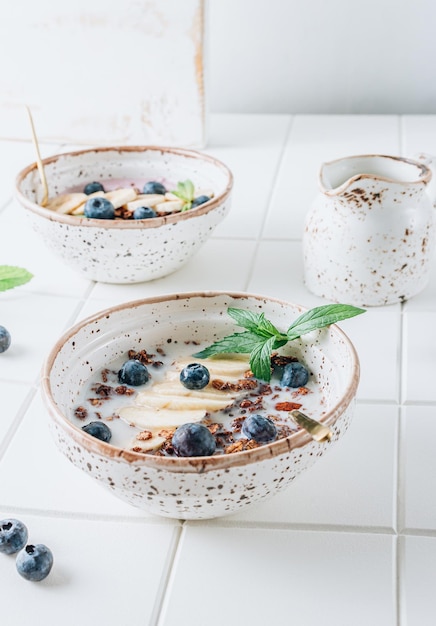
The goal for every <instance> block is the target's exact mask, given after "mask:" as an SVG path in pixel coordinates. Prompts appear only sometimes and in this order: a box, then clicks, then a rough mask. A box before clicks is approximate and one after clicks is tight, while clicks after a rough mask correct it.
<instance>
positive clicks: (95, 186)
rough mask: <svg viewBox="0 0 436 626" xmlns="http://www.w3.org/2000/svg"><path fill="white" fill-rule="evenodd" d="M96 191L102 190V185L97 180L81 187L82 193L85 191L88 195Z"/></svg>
mask: <svg viewBox="0 0 436 626" xmlns="http://www.w3.org/2000/svg"><path fill="white" fill-rule="evenodd" d="M96 191H103V192H104V187H103V185H102V184H101V183H99V182H98V181H96V180H95V181H94V182H92V183H88V184H87V185H85V187H84V188H83V193H86V195H87V196H89V195H90V194H91V193H95V192H96Z"/></svg>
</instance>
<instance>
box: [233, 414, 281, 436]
mask: <svg viewBox="0 0 436 626" xmlns="http://www.w3.org/2000/svg"><path fill="white" fill-rule="evenodd" d="M242 434H243V435H245V436H246V437H248V439H254V441H257V443H268V441H274V439H277V428H276V426H275V424H274V422H273V421H271V420H270V419H269V418H268V417H263V416H262V415H249V416H248V417H247V418H246V419H245V420H244V422H243V424H242Z"/></svg>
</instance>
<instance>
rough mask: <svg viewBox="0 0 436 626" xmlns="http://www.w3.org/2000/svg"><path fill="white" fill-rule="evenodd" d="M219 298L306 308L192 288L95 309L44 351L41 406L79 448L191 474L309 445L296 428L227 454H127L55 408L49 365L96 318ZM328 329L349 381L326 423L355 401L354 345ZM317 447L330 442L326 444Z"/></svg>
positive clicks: (356, 368) (249, 295) (335, 329)
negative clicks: (341, 351) (347, 363)
mask: <svg viewBox="0 0 436 626" xmlns="http://www.w3.org/2000/svg"><path fill="white" fill-rule="evenodd" d="M221 296H224V297H225V296H227V297H229V298H232V299H239V300H241V299H243V300H249V299H255V300H259V301H263V302H265V301H268V302H273V303H274V302H275V303H277V304H280V305H284V306H292V307H294V308H296V309H298V310H299V312H300V313H303V312H304V311H306V310H307V307H303V306H301V305H299V304H296V303H293V302H290V301H286V300H281V299H278V298H273V297H270V296H264V295H259V294H254V293H247V292H234V291H192V292H183V293H179V294H178V293H172V294H163V295H158V296H151V297H148V298H141V299H138V300H131V301H127V302H123V303H121V304H117V305H114V306H111V307H108V308H106V309H103V310H100V311H98V312H96V313H94V314H92V315H90V316H88V317H86V318H85V319H83V320H81V321H80V322H78V323H76V324H74V325H73V326H71V327H70V328H69V329H68V330H67V331H66V332H64V333H63V334H62V335H61V337H59V339H58V340H57V342H56V343H55V345H54V346H53V347H52V349H51V350H50V352H49V354H48V355H47V357H46V359H45V361H44V364H43V366H42V372H41V392H42V397H43V400H44V402H45V405H46V407H47V409H48V412H49V414H50V417H51V418H52V419H53V420H54V422H55V423H57V424H58V425H59V426H60V427H61V428H62V429H63V430H64V431H66V432H67V434H68V435H69V436H71V437H72V439H73V440H74V441H75V442H76V443H77V444H79V445H81V446H83V447H84V448H85V449H86V450H87V451H89V452H93V453H97V454H99V455H101V456H103V457H105V458H110V459H117V460H120V461H121V460H122V461H125V462H127V463H129V464H135V465H138V464H139V465H141V466H146V467H150V468H154V469H160V470H166V471H170V472H196V473H203V472H206V471H212V470H220V469H223V470H225V469H227V468H230V467H237V466H242V465H248V464H251V463H254V462H258V461H263V460H266V459H271V458H273V457H277V456H280V455H282V454H286V453H289V452H290V451H291V450H292V449H294V448H301V447H303V446H305V445H306V444H308V443H313V439H312V438H311V436H310V435H309V434H308V433H307V432H306V431H304V430H303V429H300V430H298V431H297V432H295V433H294V434H292V435H289V436H288V437H284V438H282V439H277V440H275V441H273V442H270V443H268V444H264V445H261V446H259V447H258V448H253V449H250V450H243V451H241V452H233V453H231V454H221V455H215V456H207V457H165V456H161V457H160V456H154V455H151V454H146V453H145V452H133V451H131V450H126V449H124V448H119V447H117V446H114V445H112V444H110V443H105V442H103V441H100V440H99V439H96V438H95V437H92V436H90V435H88V434H87V433H85V432H83V431H82V430H81V429H80V428H78V427H77V426H75V425H74V424H73V423H72V422H71V421H70V420H69V419H68V418H67V417H66V416H65V415H64V414H63V413H62V411H61V410H60V409H59V408H58V406H57V404H56V402H55V400H54V398H53V394H52V391H51V385H50V373H51V369H52V367H53V364H54V361H55V359H56V357H57V354H58V352H59V350H60V349H61V347H62V346H63V345H64V344H65V343H66V342H67V341H68V340H69V339H70V338H71V337H73V336H74V335H75V334H76V333H77V332H78V331H79V330H80V329H82V328H83V327H84V326H87V325H90V324H93V323H95V322H96V321H98V320H100V319H102V318H104V317H106V316H107V315H112V314H113V313H116V312H117V311H120V310H124V309H127V308H135V307H139V306H143V305H146V304H153V303H159V302H169V301H172V300H186V299H191V298H216V297H221ZM329 330H331V331H332V332H334V333H335V334H336V335H337V336H339V337H340V338H341V339H342V341H343V342H344V343H345V344H346V346H347V348H348V350H349V353H350V357H351V372H350V382H349V384H348V386H347V388H346V389H345V391H344V393H343V395H342V397H341V398H340V400H339V401H338V402H337V403H336V404H335V405H334V406H333V407H332V408H331V409H330V410H329V411H328V412H327V413H326V414H325V415H324V416H323V417H322V418H320V420H319V421H320V422H322V423H323V424H325V425H327V426H333V425H334V424H335V422H336V421H337V419H338V418H339V417H340V415H341V414H342V413H343V411H345V410H346V408H347V407H348V406H349V405H350V404H351V403H352V402H353V400H354V399H355V395H356V391H357V387H358V384H359V378H360V362H359V357H358V355H357V352H356V349H355V347H354V345H353V343H352V342H351V340H350V339H349V337H348V336H347V335H346V334H345V333H344V331H343V330H342V329H341V328H340V327H339V326H337V324H331V325H330V327H329ZM318 445H331V444H330V442H326V443H324V444H318Z"/></svg>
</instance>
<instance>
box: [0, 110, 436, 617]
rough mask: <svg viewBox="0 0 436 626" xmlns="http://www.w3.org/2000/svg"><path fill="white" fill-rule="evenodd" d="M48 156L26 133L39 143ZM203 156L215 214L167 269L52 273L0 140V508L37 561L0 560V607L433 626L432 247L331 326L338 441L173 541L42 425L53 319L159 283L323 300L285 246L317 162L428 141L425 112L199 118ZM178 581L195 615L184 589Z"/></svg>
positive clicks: (309, 194) (14, 151) (435, 135)
mask: <svg viewBox="0 0 436 626" xmlns="http://www.w3.org/2000/svg"><path fill="white" fill-rule="evenodd" d="M69 147H70V146H63V147H62V149H63V150H67V149H68V148H69ZM58 151H59V147H58V146H55V145H52V146H43V153H44V154H45V155H48V154H54V153H56V152H58ZM207 151H208V152H210V153H211V154H214V155H215V156H217V157H218V158H221V159H222V160H223V161H225V162H226V163H227V164H228V165H229V166H230V167H231V169H232V170H233V172H234V174H235V191H234V202H233V208H232V210H231V213H230V214H229V216H228V218H227V219H226V220H225V221H224V222H223V223H222V224H221V225H220V226H219V228H218V229H217V230H216V231H215V233H214V236H213V237H212V239H211V240H210V241H209V242H207V244H206V245H205V246H204V247H203V248H202V249H201V250H200V251H199V252H198V254H197V255H196V256H195V257H194V258H193V259H191V261H190V262H189V263H188V264H187V265H186V266H185V267H184V268H182V269H181V270H180V271H179V272H177V273H175V274H173V275H172V276H168V277H166V278H164V279H161V280H158V281H153V282H150V283H143V284H140V285H125V286H116V285H104V284H94V283H90V282H89V281H86V280H83V279H82V278H81V277H79V276H78V275H76V274H75V273H73V272H71V270H67V269H66V268H65V267H64V266H63V265H60V264H59V263H57V262H55V261H54V260H53V258H52V256H51V253H49V252H48V251H47V250H46V249H45V248H44V247H43V246H42V244H41V242H40V241H39V240H38V237H37V235H36V234H35V233H33V232H31V231H30V229H29V228H27V226H26V225H25V224H24V222H23V221H22V216H21V213H20V208H19V207H18V205H16V204H15V203H14V202H13V201H12V199H11V198H12V196H11V194H12V187H13V178H14V176H15V173H16V171H17V170H18V169H20V168H21V167H23V166H24V165H27V164H28V163H30V162H32V161H34V153H33V147H32V145H31V144H30V143H18V142H16V143H15V142H1V141H0V157H1V159H2V163H3V165H2V172H1V176H0V181H1V182H2V186H1V188H2V192H0V231H1V232H2V242H3V245H2V258H1V259H0V262H1V263H8V264H17V265H23V266H25V267H27V268H28V269H29V270H30V271H32V272H33V273H34V274H35V277H34V279H33V280H32V281H31V282H30V283H29V284H27V285H24V286H22V287H20V288H17V289H15V290H13V291H10V292H5V293H1V294H0V301H1V302H0V312H1V315H0V324H3V325H5V326H6V327H7V328H8V329H9V330H10V331H11V334H12V341H13V343H12V346H11V348H10V349H9V350H8V351H7V352H5V353H4V354H2V355H0V395H1V397H2V400H3V402H2V411H1V418H0V512H1V513H2V514H4V516H6V515H9V514H12V513H15V515H16V516H17V517H25V520H26V521H28V523H29V527H30V528H31V531H32V538H35V540H37V541H40V540H43V541H44V542H45V543H47V544H49V545H50V547H53V549H54V552H55V558H56V567H55V569H54V571H53V576H52V577H50V578H49V579H47V581H46V582H44V583H42V584H40V585H32V584H30V583H27V582H26V581H22V580H21V579H20V578H18V576H17V574H16V573H15V571H14V563H13V559H10V558H7V557H3V555H0V557H2V558H0V577H1V580H2V593H1V594H0V595H1V601H0V621H1V623H2V624H3V623H4V624H6V625H7V626H18V625H19V626H21V624H27V623H31V622H32V621H33V620H34V619H35V614H36V615H45V616H46V617H45V623H47V624H50V625H51V624H60V623H62V624H66V625H67V626H68V625H69V624H71V625H73V624H74V626H76V625H77V624H80V625H83V626H95V624H97V623H100V622H101V623H104V624H105V626H118V625H119V624H121V623H122V624H124V623H129V624H133V625H136V624H138V625H139V624H141V626H142V625H144V624H147V625H148V626H173V625H174V626H175V625H176V624H177V626H180V625H184V624H188V623H189V624H192V625H193V626H196V624H198V625H199V626H204V625H205V624H207V625H208V626H214V624H220V626H221V624H222V623H223V619H225V620H226V621H227V623H230V624H232V626H233V623H234V624H235V625H236V624H245V623H247V624H250V626H264V624H265V623H270V622H271V623H275V624H288V623H291V621H292V623H293V622H295V623H298V624H302V625H303V626H314V625H315V624H316V626H319V625H320V624H322V625H323V626H360V625H361V624H362V625H365V626H367V625H368V624H370V625H371V626H378V625H379V624H380V626H427V625H429V626H430V624H431V625H433V623H434V610H433V602H432V598H433V595H432V590H433V581H434V578H435V573H436V572H435V566H434V562H435V560H436V524H435V519H436V507H435V504H434V502H436V499H435V498H434V497H433V493H435V492H436V482H435V480H434V479H433V477H434V476H436V464H435V461H434V459H435V458H436V457H435V454H434V450H433V447H434V446H433V442H434V440H435V439H436V432H434V431H435V428H436V427H435V425H434V422H435V419H434V417H435V411H436V395H435V391H434V389H435V388H436V387H435V385H434V384H433V383H432V380H433V378H434V373H435V372H436V349H435V346H436V334H435V330H434V328H435V326H436V325H435V315H436V258H435V264H434V267H433V271H432V275H431V279H430V283H429V285H428V287H427V288H426V289H425V290H424V291H423V292H422V293H421V294H419V295H418V296H416V297H415V298H413V299H411V300H410V301H409V302H407V303H405V304H404V305H402V306H400V305H398V306H390V307H380V308H371V309H368V311H367V312H366V313H365V314H364V315H362V316H359V317H357V318H354V319H351V320H347V321H345V322H342V323H341V324H340V325H341V327H342V328H343V329H344V331H345V332H346V333H347V334H348V336H349V337H350V339H351V340H352V341H353V343H354V344H355V346H356V349H357V351H358V354H359V357H360V361H361V382H360V387H359V391H358V403H357V407H356V416H355V418H354V421H353V422H352V424H351V427H350V430H349V432H348V433H347V434H346V435H345V436H344V438H343V439H342V440H341V441H340V442H339V443H338V444H337V445H336V446H335V448H333V449H332V450H331V451H330V453H329V454H328V455H326V456H325V457H323V458H322V459H321V460H320V461H319V463H318V464H316V465H315V466H314V467H313V469H311V470H310V471H308V472H307V473H306V474H304V475H303V476H301V477H299V479H298V480H297V481H295V483H294V484H293V485H291V486H290V487H289V488H288V489H287V490H286V491H284V492H283V493H281V494H279V495H277V496H276V497H275V498H273V499H271V500H270V501H267V502H264V503H262V504H260V505H257V506H253V507H252V508H247V510H246V511H241V512H240V513H239V514H237V515H234V516H229V517H227V518H222V519H218V520H210V521H204V522H201V523H200V522H198V523H186V524H185V525H184V526H183V531H182V535H181V538H182V540H181V541H180V543H179V541H178V540H179V534H178V533H179V530H180V524H179V522H178V521H169V520H164V519H161V518H157V517H153V516H151V515H148V514H146V513H144V512H142V511H140V510H139V509H135V508H133V507H131V506H130V505H128V504H125V503H123V502H122V501H121V500H118V499H117V498H115V497H113V495H112V494H111V493H110V492H109V491H106V490H105V489H102V488H101V487H100V486H99V485H98V484H97V483H95V482H94V481H93V480H91V479H90V478H88V477H87V476H85V475H84V474H83V473H82V472H81V471H80V470H78V469H76V468H75V467H74V466H73V465H71V464H70V463H69V461H68V460H67V459H66V458H65V457H64V456H63V455H61V453H60V452H58V451H57V449H56V448H55V444H54V443H53V442H52V440H51V438H50V435H49V432H48V430H47V419H48V418H47V414H46V410H45V408H44V406H43V404H42V401H41V399H40V397H39V393H38V392H37V390H36V389H35V387H36V385H35V383H37V381H38V377H39V372H40V367H41V364H42V361H43V359H44V358H45V356H46V355H47V353H48V350H49V349H50V348H51V347H52V345H53V344H54V342H55V341H56V339H57V338H58V337H59V335H60V334H61V333H62V332H64V330H65V329H66V328H67V327H68V326H69V325H70V324H72V323H74V322H75V321H77V320H79V319H82V318H83V317H85V316H87V315H90V314H91V313H95V312H96V311H100V310H101V309H103V308H105V307H108V306H111V305H113V304H118V303H121V302H124V301H127V300H132V299H137V298H144V297H148V296H155V295H159V294H165V293H169V292H178V293H180V292H182V291H196V290H236V291H237V290H243V291H245V290H246V291H250V292H253V293H258V294H262V293H263V294H265V295H270V296H273V297H276V298H279V299H284V300H291V301H294V302H297V303H299V304H301V305H303V306H306V307H312V306H316V305H319V304H322V303H324V301H323V300H322V299H320V298H317V297H316V296H314V295H313V294H311V293H310V292H309V291H308V290H307V289H306V287H305V286H304V281H303V271H302V257H301V229H302V225H303V220H304V215H305V212H306V210H307V208H308V204H309V202H311V201H312V198H313V196H314V194H315V193H316V191H317V180H316V177H317V172H318V168H319V165H320V163H321V162H322V161H324V160H326V159H332V158H336V157H339V156H344V155H346V154H358V153H363V152H385V153H391V154H398V153H400V152H401V153H403V154H410V153H411V152H415V151H427V152H433V153H435V154H436V116H404V117H402V118H400V117H398V116H321V115H315V116H310V115H307V116H299V115H296V116H294V117H293V118H292V117H291V116H286V115H285V116H273V115H267V116H260V115H222V116H214V117H213V119H212V128H211V141H210V145H209V147H208V150H207ZM400 415H401V419H400V417H399V416H400ZM174 554H175V559H174V561H173V560H172V557H173V556H174ZM102 564H103V565H102ZM211 564H212V565H211ZM205 568H207V576H204V572H205V571H206V570H205ZM120 572H121V573H120ZM314 589H315V590H316V593H317V598H318V601H317V602H314V601H313V597H314ZM193 590H194V591H193ZM194 592H195V599H196V610H195V611H193V610H192V603H191V602H187V601H186V598H192V597H193V593H194ZM214 593H215V594H216V593H220V594H222V593H224V594H225V595H224V597H225V600H226V605H225V613H223V611H222V610H221V607H222V604H223V602H222V597H223V596H222V595H220V596H218V600H217V601H215V602H214V603H212V604H211V601H210V599H211V597H212V594H214ZM271 595H273V598H274V599H273V601H272V602H271V600H270V596H271ZM78 598H79V599H80V601H78ZM102 598H103V600H102ZM252 598H255V599H256V601H255V602H254V601H253V600H252ZM259 598H260V601H259ZM264 598H266V599H264ZM163 599H164V600H163ZM162 601H163V604H162ZM65 607H68V610H66V609H65ZM161 609H162V610H161ZM121 611H124V613H123V614H121ZM397 613H398V614H397Z"/></svg>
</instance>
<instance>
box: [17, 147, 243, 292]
mask: <svg viewBox="0 0 436 626" xmlns="http://www.w3.org/2000/svg"><path fill="white" fill-rule="evenodd" d="M44 169H45V172H46V177H47V181H48V186H49V195H50V197H52V196H55V195H57V194H60V193H64V192H66V191H69V190H71V189H72V188H74V187H75V186H77V185H80V184H81V182H82V181H83V184H85V183H86V182H89V181H92V180H110V179H111V178H114V179H126V180H133V181H137V180H139V181H141V180H169V181H175V182H174V183H173V184H174V185H175V184H176V182H177V181H181V180H186V179H188V178H189V179H190V180H192V182H193V183H194V185H195V187H196V189H211V190H213V192H214V194H215V196H214V198H213V200H212V201H211V202H210V203H208V204H207V205H206V206H200V207H198V208H196V209H192V210H190V211H185V212H183V213H178V214H174V215H168V216H164V217H158V218H155V219H152V220H96V219H88V218H85V217H76V216H72V215H62V214H59V213H56V212H53V211H50V210H48V209H45V208H43V207H41V206H40V205H39V204H38V203H39V202H40V201H41V198H42V194H43V190H42V186H41V183H40V180H39V174H38V170H37V167H36V164H32V165H31V166H29V167H27V168H26V169H25V170H23V171H22V172H21V173H20V174H19V175H18V178H17V183H16V197H17V198H18V200H19V202H20V203H21V204H22V205H23V206H24V208H25V209H26V214H27V215H28V217H29V218H30V220H31V222H32V226H33V228H34V230H35V231H36V232H38V233H39V234H40V236H41V237H42V238H43V240H44V242H45V243H46V245H47V246H48V247H49V248H50V250H51V251H52V252H53V253H54V254H56V255H57V256H59V257H60V258H61V259H62V260H63V261H64V262H65V263H66V264H67V265H69V266H70V267H72V268H73V269H75V270H77V271H78V272H80V273H81V274H82V275H83V276H85V277H86V278H89V279H91V280H96V281H100V282H108V283H135V282H143V281H148V280H153V279H155V278H161V277H162V276H166V275H167V274H170V273H171V272H174V271H175V270H177V269H179V268H180V267H181V266H182V265H183V264H184V263H185V262H186V261H187V260H188V259H189V258H190V257H191V256H192V255H193V254H194V253H195V252H196V251H197V250H198V249H199V248H200V246H201V245H202V244H203V243H204V242H205V241H206V240H207V239H208V238H209V237H210V235H211V234H212V232H213V230H214V229H215V228H216V226H217V225H218V224H219V223H220V221H221V220H222V219H223V218H224V217H225V215H226V214H227V212H228V211H229V209H230V196H231V190H232V185H233V178H232V174H231V172H230V171H229V170H228V168H227V167H226V166H225V165H224V164H223V163H221V162H219V161H217V160H216V159H213V158H211V157H208V156H206V155H202V154H200V153H198V152H194V151H190V150H182V149H171V148H159V147H152V146H146V147H144V146H139V147H135V146H129V147H120V148H97V149H93V150H81V151H78V152H71V153H66V154H62V155H56V156H54V157H51V158H49V159H45V160H44Z"/></svg>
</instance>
